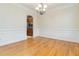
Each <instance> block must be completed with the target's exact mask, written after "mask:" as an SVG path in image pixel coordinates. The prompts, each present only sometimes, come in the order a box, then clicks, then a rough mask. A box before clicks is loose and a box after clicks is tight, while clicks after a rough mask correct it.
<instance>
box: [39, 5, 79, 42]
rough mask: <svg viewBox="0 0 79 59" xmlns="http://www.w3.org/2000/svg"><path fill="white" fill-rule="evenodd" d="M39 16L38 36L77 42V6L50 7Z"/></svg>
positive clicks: (78, 16) (78, 35)
mask: <svg viewBox="0 0 79 59" xmlns="http://www.w3.org/2000/svg"><path fill="white" fill-rule="evenodd" d="M41 17H42V18H41V19H40V20H39V29H40V36H45V37H50V38H56V39H61V40H66V41H73V42H79V6H71V7H66V8H64V7H62V8H59V9H56V10H53V9H51V10H50V11H47V13H46V14H44V15H43V16H41Z"/></svg>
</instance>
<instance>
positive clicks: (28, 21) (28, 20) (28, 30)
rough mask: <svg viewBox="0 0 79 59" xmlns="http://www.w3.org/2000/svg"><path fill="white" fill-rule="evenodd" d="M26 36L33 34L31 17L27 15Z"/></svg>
mask: <svg viewBox="0 0 79 59" xmlns="http://www.w3.org/2000/svg"><path fill="white" fill-rule="evenodd" d="M27 36H33V17H32V16H30V15H29V16H27Z"/></svg>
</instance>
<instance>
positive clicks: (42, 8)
mask: <svg viewBox="0 0 79 59" xmlns="http://www.w3.org/2000/svg"><path fill="white" fill-rule="evenodd" d="M46 8H47V5H46V4H43V3H40V4H38V6H37V7H36V8H35V9H36V11H37V12H38V13H39V14H40V15H43V14H44V13H45V12H46Z"/></svg>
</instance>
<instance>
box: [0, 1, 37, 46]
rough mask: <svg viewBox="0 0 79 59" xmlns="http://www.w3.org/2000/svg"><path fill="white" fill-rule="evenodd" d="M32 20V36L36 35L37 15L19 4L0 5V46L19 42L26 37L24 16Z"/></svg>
mask: <svg viewBox="0 0 79 59" xmlns="http://www.w3.org/2000/svg"><path fill="white" fill-rule="evenodd" d="M27 15H32V16H33V18H34V33H33V34H34V36H36V35H38V29H37V28H38V27H37V21H36V20H37V13H36V12H34V11H32V10H30V9H29V8H23V7H22V6H20V5H19V4H6V3H5V4H0V46H2V45H6V44H10V43H13V42H17V41H21V40H24V39H26V38H27V36H26V27H27V25H26V16H27Z"/></svg>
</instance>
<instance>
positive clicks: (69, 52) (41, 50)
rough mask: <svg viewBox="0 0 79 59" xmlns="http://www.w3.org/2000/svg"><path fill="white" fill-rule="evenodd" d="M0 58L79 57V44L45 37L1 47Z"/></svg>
mask: <svg viewBox="0 0 79 59" xmlns="http://www.w3.org/2000/svg"><path fill="white" fill-rule="evenodd" d="M0 56H79V44H78V43H74V42H67V41H62V40H56V39H50V38H45V37H36V38H29V39H27V40H24V41H20V42H17V43H13V44H10V45H6V46H2V47H0Z"/></svg>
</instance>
